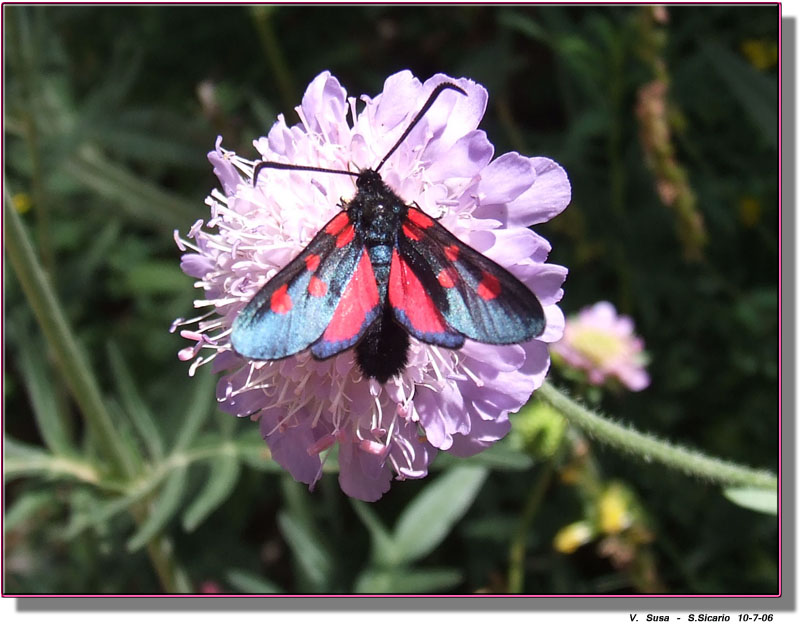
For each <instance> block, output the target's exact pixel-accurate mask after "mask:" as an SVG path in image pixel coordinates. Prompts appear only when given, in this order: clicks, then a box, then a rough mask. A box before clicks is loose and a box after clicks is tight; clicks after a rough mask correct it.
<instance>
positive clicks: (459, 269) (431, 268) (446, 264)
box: [390, 207, 545, 344]
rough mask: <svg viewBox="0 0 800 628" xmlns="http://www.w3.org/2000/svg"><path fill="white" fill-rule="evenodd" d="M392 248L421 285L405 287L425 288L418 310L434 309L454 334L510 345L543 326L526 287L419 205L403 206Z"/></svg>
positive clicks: (538, 308)
mask: <svg viewBox="0 0 800 628" xmlns="http://www.w3.org/2000/svg"><path fill="white" fill-rule="evenodd" d="M396 248H397V255H398V259H399V260H400V263H401V267H406V268H408V269H410V272H411V275H413V276H414V278H415V279H416V280H417V281H418V282H419V285H420V286H421V290H418V289H416V288H415V289H414V290H410V291H407V292H410V293H412V294H418V293H419V292H423V293H425V296H424V297H421V299H420V301H421V303H422V304H423V307H422V309H423V311H430V310H434V311H435V312H436V313H437V314H438V315H439V316H440V317H441V319H442V320H443V321H444V323H445V324H446V326H447V327H448V328H449V329H451V330H452V331H454V332H456V333H457V334H461V335H463V336H465V337H467V338H470V339H472V340H477V341H479V342H484V343H487V344H515V343H519V342H524V341H526V340H530V339H532V338H535V337H537V336H539V335H541V333H542V332H543V331H544V327H545V318H544V311H543V309H542V306H541V304H540V303H539V300H538V299H537V298H536V296H535V295H534V294H533V293H532V292H531V291H530V289H528V287H527V286H525V285H524V284H523V283H522V282H521V281H520V280H519V279H517V278H516V277H514V275H512V274H511V273H510V272H509V271H507V270H506V269H505V268H503V267H502V266H500V265H499V264H497V263H496V262H493V261H492V260H490V259H489V258H488V257H486V256H485V255H482V254H481V253H479V252H478V251H476V250H475V249H473V248H472V247H470V246H468V245H467V244H464V243H463V242H461V241H460V240H459V239H458V238H456V237H455V236H454V235H453V234H452V233H450V232H449V231H448V230H447V229H445V228H444V227H443V226H442V225H440V224H439V223H438V222H436V221H435V220H433V219H432V218H430V217H429V216H428V215H426V214H425V213H423V212H422V211H420V210H419V209H417V208H415V207H409V208H408V216H407V218H406V219H405V220H404V222H403V225H402V228H401V229H400V231H399V233H398V238H397V247H396ZM390 295H391V293H390ZM408 305H410V306H411V309H413V307H414V306H415V305H416V303H414V302H412V303H410V304H407V307H406V310H408V309H409V307H408ZM398 320H400V321H401V323H402V320H401V319H399V318H398ZM409 331H411V330H410V329H409ZM437 344H438V343H437Z"/></svg>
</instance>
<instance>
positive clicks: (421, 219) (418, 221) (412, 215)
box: [408, 207, 433, 229]
mask: <svg viewBox="0 0 800 628" xmlns="http://www.w3.org/2000/svg"><path fill="white" fill-rule="evenodd" d="M408 219H409V220H410V221H411V222H413V223H414V224H415V225H417V227H419V228H420V229H427V228H428V227H430V226H431V225H433V218H431V217H430V216H428V215H427V214H423V213H422V212H421V211H419V210H418V209H414V208H413V207H409V208H408Z"/></svg>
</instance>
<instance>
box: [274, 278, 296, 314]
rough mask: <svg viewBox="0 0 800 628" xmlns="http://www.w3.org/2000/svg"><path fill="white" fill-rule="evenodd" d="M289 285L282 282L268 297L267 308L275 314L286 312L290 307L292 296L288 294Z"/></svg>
mask: <svg viewBox="0 0 800 628" xmlns="http://www.w3.org/2000/svg"><path fill="white" fill-rule="evenodd" d="M288 290H289V286H288V285H287V284H283V285H282V286H281V287H280V288H278V289H277V290H276V291H275V292H273V293H272V296H271V297H270V298H269V308H270V309H271V310H272V311H273V312H275V313H276V314H286V313H287V312H288V311H289V310H291V309H292V298H291V297H290V296H289V294H288Z"/></svg>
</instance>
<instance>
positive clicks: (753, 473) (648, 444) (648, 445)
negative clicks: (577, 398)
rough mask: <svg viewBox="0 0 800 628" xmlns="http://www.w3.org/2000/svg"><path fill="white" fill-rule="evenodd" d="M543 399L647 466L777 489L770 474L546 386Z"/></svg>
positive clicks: (585, 430)
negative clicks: (602, 412)
mask: <svg viewBox="0 0 800 628" xmlns="http://www.w3.org/2000/svg"><path fill="white" fill-rule="evenodd" d="M538 394H539V396H540V397H541V398H542V399H543V400H544V401H545V402H547V403H548V404H550V405H551V406H553V407H554V408H555V409H556V410H558V411H559V412H561V414H563V415H564V417H565V418H566V419H567V420H568V421H570V422H571V423H573V424H574V425H576V426H578V427H579V428H581V429H582V430H583V431H584V432H586V433H587V434H588V435H589V436H591V437H592V438H594V439H596V440H598V441H600V442H602V443H605V444H607V445H610V446H612V447H615V448H617V449H621V450H623V451H625V452H627V453H630V454H635V455H637V456H640V457H641V458H643V459H644V460H645V461H646V462H653V461H654V462H660V463H661V464H664V465H666V466H668V467H671V468H673V469H677V470H678V471H682V472H683V473H686V474H688V475H694V476H697V477H699V478H702V479H704V480H706V481H709V482H714V483H717V484H722V485H725V486H753V487H758V488H769V489H777V487H778V480H777V478H776V477H775V475H774V474H773V473H770V472H769V471H763V470H757V469H751V468H749V467H745V466H742V465H738V464H733V463H730V462H725V461H723V460H719V459H718V458H712V457H711V456H708V455H707V454H704V453H702V452H699V451H693V450H691V449H687V448H686V447H682V446H679V445H672V444H670V443H667V442H665V441H663V440H661V439H659V438H656V437H654V436H650V435H647V434H642V433H641V432H638V431H637V430H635V429H633V428H631V427H623V426H622V425H619V424H617V423H614V422H613V421H610V420H608V419H604V418H602V417H600V416H598V415H597V414H595V413H594V412H591V411H590V410H587V409H586V408H584V407H583V406H581V405H580V404H578V403H576V402H574V401H573V400H572V399H570V398H569V397H567V396H566V395H565V394H563V393H562V392H560V391H559V390H557V389H556V388H555V387H554V386H553V385H552V384H550V383H548V382H545V383H544V384H543V385H542V387H541V388H540V389H539V392H538Z"/></svg>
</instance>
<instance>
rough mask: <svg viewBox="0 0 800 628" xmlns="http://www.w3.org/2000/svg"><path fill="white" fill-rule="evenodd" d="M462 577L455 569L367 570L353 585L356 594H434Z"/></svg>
mask: <svg viewBox="0 0 800 628" xmlns="http://www.w3.org/2000/svg"><path fill="white" fill-rule="evenodd" d="M462 579H463V576H462V575H461V573H460V572H459V571H458V570H457V569H452V568H447V567H445V568H439V569H436V568H431V569H428V568H425V569H403V568H400V569H369V570H367V571H365V572H364V573H362V574H361V575H360V576H359V577H358V580H356V584H355V592H356V593H373V594H374V593H378V594H385V593H395V594H397V593H400V594H402V593H434V592H436V591H442V590H446V589H451V588H453V587H454V586H456V585H457V584H458V583H459V582H461V580H462Z"/></svg>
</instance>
